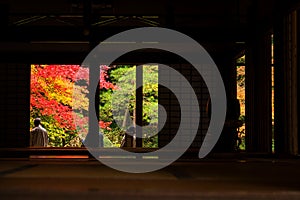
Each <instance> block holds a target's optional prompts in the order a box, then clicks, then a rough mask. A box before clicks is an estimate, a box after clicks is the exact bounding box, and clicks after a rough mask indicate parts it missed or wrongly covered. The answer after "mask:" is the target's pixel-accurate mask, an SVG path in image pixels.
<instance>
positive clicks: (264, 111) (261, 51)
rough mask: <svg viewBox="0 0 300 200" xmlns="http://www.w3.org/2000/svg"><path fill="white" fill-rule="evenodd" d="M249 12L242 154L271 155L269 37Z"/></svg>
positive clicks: (253, 12) (253, 11)
mask: <svg viewBox="0 0 300 200" xmlns="http://www.w3.org/2000/svg"><path fill="white" fill-rule="evenodd" d="M255 13H256V12H255V8H254V10H252V14H253V15H251V20H252V23H251V27H249V35H248V41H246V52H245V53H246V79H245V82H246V121H245V122H246V150H247V151H248V152H261V153H271V152H272V107H271V105H272V104H271V91H272V90H271V34H270V33H268V32H267V31H266V30H265V29H263V28H264V26H263V25H262V24H260V23H259V22H258V19H257V18H256V16H255Z"/></svg>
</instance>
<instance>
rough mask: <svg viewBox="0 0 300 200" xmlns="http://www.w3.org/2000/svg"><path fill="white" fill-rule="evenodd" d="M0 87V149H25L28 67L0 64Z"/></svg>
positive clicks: (27, 124)
mask: <svg viewBox="0 0 300 200" xmlns="http://www.w3.org/2000/svg"><path fill="white" fill-rule="evenodd" d="M0 85H1V86H0V94H1V98H0V120H1V132H0V147H25V146H26V145H27V144H28V133H29V128H30V124H29V116H30V111H29V103H30V65H27V64H5V63H1V64H0Z"/></svg>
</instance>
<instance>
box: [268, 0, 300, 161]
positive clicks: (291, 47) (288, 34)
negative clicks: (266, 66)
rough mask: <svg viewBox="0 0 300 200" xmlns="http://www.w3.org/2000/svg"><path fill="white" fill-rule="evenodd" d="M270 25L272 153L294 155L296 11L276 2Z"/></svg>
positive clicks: (296, 117) (295, 136) (295, 132)
mask: <svg viewBox="0 0 300 200" xmlns="http://www.w3.org/2000/svg"><path fill="white" fill-rule="evenodd" d="M275 17H276V18H275V19H276V20H275V24H274V53H275V58H274V76H275V83H274V84H275V152H276V153H277V154H292V155H296V154H298V152H299V150H298V142H299V141H298V137H299V136H298V104H297V98H298V95H297V85H298V83H297V66H298V63H299V62H298V59H297V56H298V55H299V53H298V50H297V40H299V39H298V35H299V30H298V29H297V27H299V26H297V23H298V20H299V17H298V14H297V10H291V9H288V4H284V3H282V2H277V4H276V15H275Z"/></svg>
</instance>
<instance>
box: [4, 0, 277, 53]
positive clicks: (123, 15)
mask: <svg viewBox="0 0 300 200" xmlns="http://www.w3.org/2000/svg"><path fill="white" fill-rule="evenodd" d="M273 1H274V0H264V1H259V0H209V1H206V0H205V1H204V0H203V1H201V0H186V1H182V0H173V1H171V0H153V1H150V0H149V1H142V0H39V1H36V0H26V1H24V0H1V1H0V17H1V20H0V23H1V27H2V28H1V29H2V31H1V39H0V52H2V53H3V52H7V51H11V52H14V51H16V52H22V51H26V50H28V49H30V51H43V49H44V48H47V47H46V46H47V45H45V44H49V43H52V44H51V45H52V46H51V47H48V48H50V49H46V50H45V51H51V48H53V49H55V48H56V46H53V45H55V43H56V42H57V41H59V42H68V44H69V45H67V46H66V45H64V49H65V51H71V52H72V51H82V52H84V51H86V50H87V49H86V48H88V47H87V45H86V44H89V43H91V42H94V43H97V42H100V41H102V40H103V39H105V38H107V37H109V36H112V35H113V34H116V33H118V32H120V31H123V30H127V29H130V28H135V27H145V26H147V27H149V26H151V27H168V28H172V29H175V30H178V31H181V32H183V33H185V34H187V35H189V36H190V37H193V38H194V39H196V40H197V41H199V42H202V43H205V44H207V46H208V48H210V49H211V51H214V50H216V51H226V49H227V48H229V47H230V48H236V49H237V51H239V50H240V49H241V48H242V47H241V44H242V43H243V42H244V41H245V40H246V39H247V37H248V35H249V29H250V28H253V19H255V20H256V22H259V24H257V26H262V25H263V26H264V27H271V24H272V20H273V16H274V9H273V7H274V6H273ZM43 43H44V44H43ZM29 44H30V45H29ZM40 44H43V48H41V47H40V46H39V45H40ZM233 46H234V47H233Z"/></svg>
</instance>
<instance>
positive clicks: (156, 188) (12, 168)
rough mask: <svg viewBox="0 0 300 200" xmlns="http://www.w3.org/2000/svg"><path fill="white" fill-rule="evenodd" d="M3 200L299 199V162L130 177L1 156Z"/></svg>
mask: <svg viewBox="0 0 300 200" xmlns="http://www.w3.org/2000/svg"><path fill="white" fill-rule="evenodd" d="M0 199H1V200H2V199H9V200H11V199H43V200H46V199H143V200H145V199H181V200H182V199H288V200H292V199H300V159H298V158H293V159H280V160H279V159H276V158H246V159H236V158H228V157H227V158H211V159H204V160H199V161H193V162H176V163H173V164H172V165H170V166H168V167H166V168H164V169H161V170H159V171H156V172H152V173H146V174H129V173H123V172H119V171H116V170H113V169H110V168H108V167H106V166H105V165H103V164H101V163H100V162H98V161H96V160H90V159H85V158H80V157H78V158H75V157H73V158H72V157H70V158H68V159H67V158H53V157H52V158H51V157H48V158H31V159H28V158H22V159H17V158H5V159H4V158H2V159H1V160H0Z"/></svg>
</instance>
